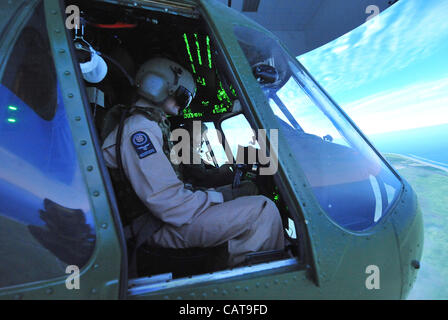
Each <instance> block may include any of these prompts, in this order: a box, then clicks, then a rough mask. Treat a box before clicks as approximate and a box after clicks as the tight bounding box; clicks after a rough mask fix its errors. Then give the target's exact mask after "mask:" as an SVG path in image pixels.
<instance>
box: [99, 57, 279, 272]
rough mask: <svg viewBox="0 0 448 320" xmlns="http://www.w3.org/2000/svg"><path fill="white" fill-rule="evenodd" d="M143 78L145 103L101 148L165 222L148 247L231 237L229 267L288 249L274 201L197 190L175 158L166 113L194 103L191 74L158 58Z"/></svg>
mask: <svg viewBox="0 0 448 320" xmlns="http://www.w3.org/2000/svg"><path fill="white" fill-rule="evenodd" d="M136 83H137V86H138V95H139V100H138V101H137V102H136V103H135V105H132V106H129V108H127V112H126V113H125V114H126V115H128V116H127V117H126V118H125V117H123V118H124V120H123V121H122V125H117V126H115V127H114V129H113V130H112V131H111V132H110V133H109V134H108V135H107V137H106V139H105V141H104V143H103V146H102V149H103V154H104V158H105V161H106V164H107V166H108V167H110V168H118V169H119V168H120V167H121V168H122V172H123V173H124V174H123V175H124V179H127V180H128V182H129V183H130V185H131V186H132V189H133V191H135V193H136V195H137V196H138V198H139V199H140V200H141V202H142V203H143V204H144V205H145V206H146V208H147V209H149V210H148V212H146V213H145V214H146V215H150V216H151V217H152V218H154V219H153V221H158V222H157V223H156V226H155V227H154V228H153V229H152V231H151V232H149V233H148V234H146V235H145V241H147V244H148V245H150V246H159V247H165V248H178V249H180V248H192V247H214V246H218V245H220V244H223V243H226V242H227V243H228V253H229V260H228V265H229V266H236V265H239V264H241V263H243V262H244V259H245V255H246V254H248V253H252V252H257V251H268V250H280V249H283V248H284V236H283V226H282V221H281V218H280V214H279V211H278V209H277V207H276V206H275V204H274V203H273V202H272V201H271V200H270V199H268V198H266V197H264V196H249V194H253V190H250V188H249V189H244V188H242V189H241V190H242V191H241V192H238V193H237V194H235V193H232V194H231V196H229V193H226V192H225V191H223V192H224V195H223V192H218V191H217V190H216V189H207V190H205V191H202V190H196V191H192V190H190V189H187V188H185V185H184V182H183V181H182V180H181V179H182V174H181V172H180V170H178V167H177V166H176V165H174V164H172V163H171V162H170V160H169V159H170V150H171V148H172V142H171V141H170V139H169V137H170V123H169V121H168V119H167V114H169V115H178V114H179V112H181V111H182V110H183V109H184V108H186V107H187V106H188V105H189V104H190V102H191V100H192V99H193V97H194V93H195V91H196V88H195V81H194V79H193V77H192V75H191V74H190V73H189V72H188V71H187V70H186V69H184V68H183V67H182V66H180V65H179V64H178V63H176V62H173V61H170V60H168V59H164V58H155V59H151V60H149V61H147V62H146V63H145V64H143V65H142V66H141V68H140V70H139V71H138V73H137V77H136ZM117 141H118V143H117ZM193 190H194V189H193ZM247 190H250V191H247Z"/></svg>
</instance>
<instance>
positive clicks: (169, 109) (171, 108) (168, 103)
mask: <svg viewBox="0 0 448 320" xmlns="http://www.w3.org/2000/svg"><path fill="white" fill-rule="evenodd" d="M162 109H163V111H165V113H166V114H170V115H172V116H177V115H178V114H179V111H180V107H179V106H178V105H177V104H176V100H175V99H174V98H173V97H168V98H167V99H166V100H165V101H164V102H163V105H162Z"/></svg>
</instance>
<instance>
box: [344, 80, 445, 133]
mask: <svg viewBox="0 0 448 320" xmlns="http://www.w3.org/2000/svg"><path fill="white" fill-rule="evenodd" d="M447 92H448V78H445V79H442V80H437V81H430V82H423V83H417V84H413V85H409V86H407V87H404V88H402V89H400V90H390V91H385V92H380V93H377V94H375V95H371V96H368V97H365V98H363V99H360V100H358V101H355V102H352V103H349V104H347V105H343V106H341V107H342V108H343V109H344V111H345V112H346V113H347V114H348V115H349V116H350V118H352V119H353V120H354V121H355V123H356V124H357V125H358V127H359V128H360V129H361V130H362V131H363V132H364V133H366V134H374V133H382V132H389V131H400V130H405V129H411V128H419V127H427V126H434V125H439V124H444V123H447V119H448V95H447Z"/></svg>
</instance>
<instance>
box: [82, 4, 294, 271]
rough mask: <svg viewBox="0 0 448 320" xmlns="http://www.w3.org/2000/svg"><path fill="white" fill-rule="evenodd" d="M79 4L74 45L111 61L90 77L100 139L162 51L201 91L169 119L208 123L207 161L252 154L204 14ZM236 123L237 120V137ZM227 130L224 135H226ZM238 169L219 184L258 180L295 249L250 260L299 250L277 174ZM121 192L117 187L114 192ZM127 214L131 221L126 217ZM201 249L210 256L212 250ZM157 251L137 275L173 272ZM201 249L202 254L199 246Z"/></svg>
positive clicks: (251, 139)
mask: <svg viewBox="0 0 448 320" xmlns="http://www.w3.org/2000/svg"><path fill="white" fill-rule="evenodd" d="M75 4H76V5H79V7H80V8H81V10H82V11H81V19H80V24H81V26H80V27H79V28H75V30H73V39H74V44H75V48H76V47H77V46H80V45H79V44H77V43H85V44H86V47H89V46H90V47H92V48H94V49H93V50H94V51H95V52H97V53H98V54H99V55H100V56H101V57H102V58H103V60H104V61H106V62H107V67H108V72H107V75H106V77H105V78H104V80H102V81H100V82H99V83H92V81H90V82H89V81H85V87H86V93H87V96H88V98H89V100H90V103H91V111H92V117H93V119H94V123H95V125H96V129H97V131H98V135H99V136H101V139H104V138H105V136H104V134H102V132H103V128H104V125H105V123H104V121H105V118H106V115H107V113H108V111H109V110H110V109H111V108H112V107H113V106H115V105H117V104H124V105H129V104H131V103H135V101H136V100H135V99H136V89H135V87H134V84H133V79H134V76H135V72H136V70H137V69H138V67H139V66H140V65H141V64H142V63H144V62H145V61H146V60H147V59H148V58H149V57H157V56H161V57H167V58H170V59H172V60H174V61H178V62H179V63H180V64H181V65H183V66H185V67H186V68H187V69H188V70H189V71H190V73H191V74H192V75H193V77H194V78H195V81H196V87H197V92H196V98H195V99H194V100H193V101H192V103H191V104H190V106H189V107H188V108H187V109H185V110H184V111H183V113H182V114H181V115H179V116H170V117H169V120H170V122H171V129H172V130H174V129H176V128H192V127H193V121H201V122H202V123H203V124H204V125H205V126H206V127H207V133H206V134H204V135H202V139H203V141H202V142H203V143H201V146H202V147H201V148H200V150H199V151H200V156H201V158H202V161H203V163H204V164H205V165H206V166H207V168H210V169H218V168H220V167H222V166H229V167H232V166H233V164H234V163H235V159H237V158H238V159H239V158H240V157H241V154H243V156H244V153H246V154H247V153H248V150H249V149H250V148H251V147H252V148H254V147H255V148H259V144H258V142H257V141H256V135H255V133H254V131H253V130H252V128H251V126H250V124H249V122H248V121H247V120H246V118H245V116H244V114H243V108H242V107H241V102H240V101H239V99H238V93H237V90H236V87H235V86H234V85H233V83H232V81H231V80H230V79H231V76H230V74H229V69H228V68H227V67H226V62H225V58H224V56H223V54H222V53H220V52H219V51H218V50H217V44H216V42H215V40H214V39H213V38H212V37H211V36H210V35H209V33H208V32H207V26H206V23H205V21H203V20H201V19H200V18H199V17H198V18H194V17H193V18H192V17H184V16H182V15H172V14H166V13H165V12H159V11H157V10H155V11H148V10H144V9H142V8H129V7H127V6H123V7H121V6H117V5H108V4H104V3H101V5H99V4H98V3H95V2H87V1H78V2H76V3H75ZM78 59H79V57H78ZM80 62H82V61H80ZM233 123H238V128H237V133H236V136H235V132H234V131H233V129H234V128H233V125H232V124H233ZM222 136H224V137H225V139H222V138H221V137H222ZM234 138H236V139H234ZM229 150H230V151H229ZM238 168H239V169H237V168H236V167H232V168H231V169H230V171H229V173H230V174H231V175H232V177H231V179H230V180H229V177H228V175H227V176H226V177H225V179H223V181H219V182H221V183H220V184H218V185H216V186H215V187H218V186H220V185H224V184H228V183H229V182H230V183H232V180H233V177H234V175H237V174H241V175H243V176H242V177H241V179H247V180H251V181H253V182H254V183H256V185H257V186H258V188H259V191H260V194H262V195H265V196H267V197H269V198H270V199H272V200H273V201H274V202H275V203H276V205H277V206H278V207H279V210H280V211H281V214H282V221H283V225H284V226H285V229H287V230H288V232H289V235H290V236H288V237H289V238H290V243H291V245H290V247H288V248H287V249H288V251H289V252H290V253H287V252H286V251H285V252H264V253H261V254H259V255H257V254H253V255H250V256H248V257H247V264H253V263H261V262H266V261H271V260H278V259H281V258H285V257H286V258H288V257H291V256H297V255H299V253H298V246H297V242H298V241H297V235H296V234H295V227H294V223H293V220H292V219H290V217H289V216H288V213H287V212H288V211H287V205H286V204H285V202H284V201H283V199H282V197H281V195H280V192H279V188H278V187H277V186H276V184H275V183H274V181H273V176H260V175H259V174H258V173H259V166H257V163H250V164H249V163H246V164H244V163H241V164H239V167H238ZM238 179H240V178H238ZM224 180H225V181H224ZM219 182H217V183H219ZM209 187H212V186H209ZM115 189H117V188H115ZM119 192H120V191H119V190H116V192H115V193H116V194H119ZM117 197H118V199H117V201H118V202H120V199H119V198H120V197H119V196H117ZM119 207H120V206H119ZM122 220H124V221H125V224H126V219H122ZM210 249H213V248H209V250H208V252H210ZM221 249H222V248H221V247H219V248H218V250H217V251H216V250H215V251H216V252H222V250H221ZM153 251H154V250H153ZM155 251H157V250H155ZM184 251H185V250H184ZM186 251H188V250H186ZM193 251H194V250H193ZM193 251H191V250H190V252H188V253H187V254H186V255H187V256H188V257H187V258H188V259H189V258H191V256H192V255H193V256H194V255H196V253H195V252H193ZM202 251H204V252H206V253H205V254H206V255H208V253H207V250H202ZM212 251H213V250H212ZM158 254H159V253H157V252H152V253H148V254H147V256H148V255H149V256H150V258H148V257H146V258H145V259H144V260H148V259H149V260H152V261H151V263H146V264H145V265H146V266H147V267H144V268H143V269H145V270H143V271H142V267H141V266H140V267H139V270H140V271H141V272H140V271H139V273H140V274H146V275H147V274H154V273H161V272H163V271H167V272H168V271H169V272H171V271H173V265H174V264H175V263H174V262H173V261H175V259H174V260H172V259H171V260H170V259H168V260H169V261H171V262H168V263H165V264H164V266H163V267H162V269H163V270H162V269H160V268H159V269H157V268H154V260H158V261H160V260H161V259H158V258H157V257H159V258H160V256H157V255H158ZM174 254H176V253H174ZM182 255H185V253H182ZM198 255H199V256H201V253H199V254H198ZM142 260H143V259H142ZM205 264H207V263H205ZM170 265H171V267H170ZM195 266H196V269H197V270H192V269H195V267H193V268H190V269H189V268H186V267H185V266H183V267H182V270H181V271H177V272H176V271H174V276H175V277H176V276H184V275H191V274H197V273H203V272H204V270H203V268H198V264H196V265H195ZM216 268H218V267H211V269H207V270H206V271H214V270H215V269H216ZM201 270H202V271H201Z"/></svg>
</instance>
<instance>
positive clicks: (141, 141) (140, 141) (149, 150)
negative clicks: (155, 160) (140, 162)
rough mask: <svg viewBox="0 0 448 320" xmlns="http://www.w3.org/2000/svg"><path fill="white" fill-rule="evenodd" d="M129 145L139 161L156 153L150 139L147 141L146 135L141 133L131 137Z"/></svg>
mask: <svg viewBox="0 0 448 320" xmlns="http://www.w3.org/2000/svg"><path fill="white" fill-rule="evenodd" d="M131 143H132V145H133V146H134V149H135V152H137V155H138V157H139V158H140V159H143V158H145V157H147V156H149V155H151V154H154V153H156V152H157V151H156V148H154V145H153V144H152V142H151V139H149V137H148V135H147V134H146V133H144V132H142V131H139V132H136V133H134V134H133V135H132V136H131Z"/></svg>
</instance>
